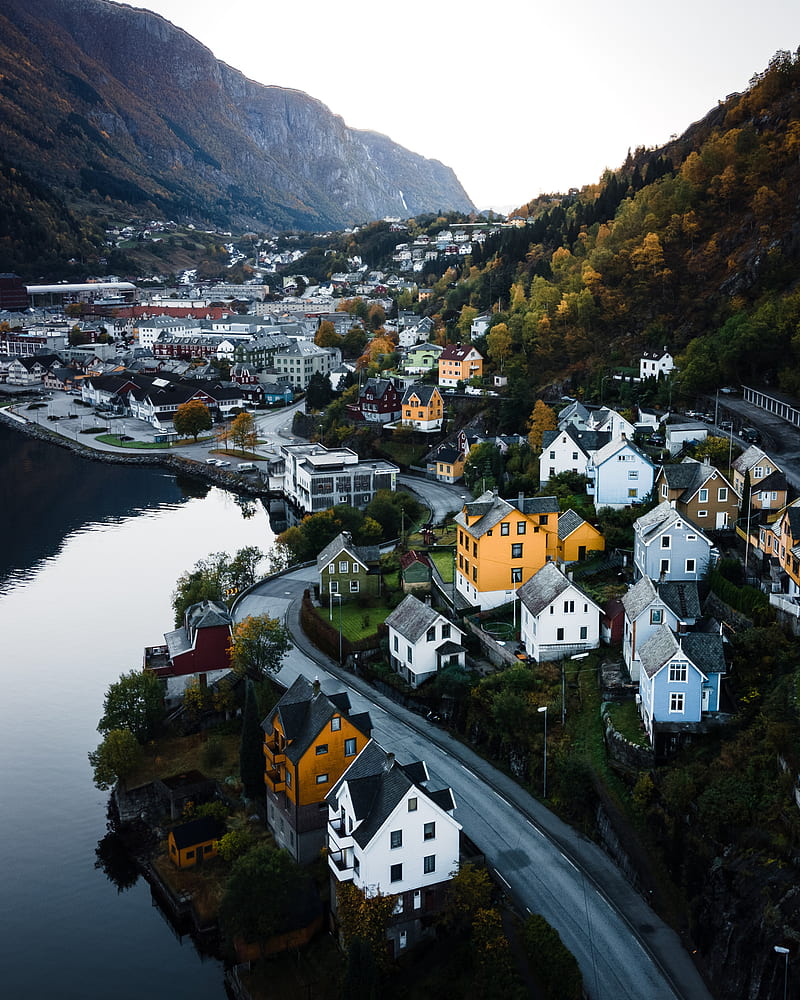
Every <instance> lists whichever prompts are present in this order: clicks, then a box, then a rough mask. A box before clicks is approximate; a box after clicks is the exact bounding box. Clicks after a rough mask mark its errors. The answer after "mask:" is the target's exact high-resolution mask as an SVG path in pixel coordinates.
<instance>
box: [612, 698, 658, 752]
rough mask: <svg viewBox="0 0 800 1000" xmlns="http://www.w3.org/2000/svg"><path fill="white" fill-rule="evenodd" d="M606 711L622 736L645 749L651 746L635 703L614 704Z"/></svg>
mask: <svg viewBox="0 0 800 1000" xmlns="http://www.w3.org/2000/svg"><path fill="white" fill-rule="evenodd" d="M606 711H607V712H608V714H609V716H610V717H611V721H612V722H613V723H614V728H615V729H616V731H617V732H618V733H619V734H620V736H624V737H625V739H626V740H628V741H629V742H630V743H636V744H638V745H639V746H643V747H647V746H650V743H649V741H648V739H647V737H646V736H645V734H644V730H643V729H642V720H641V717H640V715H639V712H638V709H637V708H636V703H635V702H632V701H623V702H614V703H613V704H609V705H607V706H606Z"/></svg>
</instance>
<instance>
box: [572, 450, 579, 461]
mask: <svg viewBox="0 0 800 1000" xmlns="http://www.w3.org/2000/svg"><path fill="white" fill-rule="evenodd" d="M572 461H573V462H577V461H578V453H577V451H573V453H572Z"/></svg>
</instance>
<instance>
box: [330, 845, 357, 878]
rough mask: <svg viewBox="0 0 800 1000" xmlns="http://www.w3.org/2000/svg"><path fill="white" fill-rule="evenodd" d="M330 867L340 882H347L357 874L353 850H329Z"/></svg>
mask: <svg viewBox="0 0 800 1000" xmlns="http://www.w3.org/2000/svg"><path fill="white" fill-rule="evenodd" d="M328 867H329V868H330V869H331V871H332V872H333V874H334V875H335V876H336V878H337V879H338V880H339V881H340V882H346V881H348V879H351V878H352V877H353V875H354V874H355V871H354V869H353V852H352V851H331V850H330V849H329V850H328Z"/></svg>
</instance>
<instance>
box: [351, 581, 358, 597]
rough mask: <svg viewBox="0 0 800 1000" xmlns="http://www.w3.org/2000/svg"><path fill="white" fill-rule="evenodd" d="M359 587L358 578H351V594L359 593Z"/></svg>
mask: <svg viewBox="0 0 800 1000" xmlns="http://www.w3.org/2000/svg"><path fill="white" fill-rule="evenodd" d="M358 588H359V582H358V580H351V581H350V593H351V594H357V593H358Z"/></svg>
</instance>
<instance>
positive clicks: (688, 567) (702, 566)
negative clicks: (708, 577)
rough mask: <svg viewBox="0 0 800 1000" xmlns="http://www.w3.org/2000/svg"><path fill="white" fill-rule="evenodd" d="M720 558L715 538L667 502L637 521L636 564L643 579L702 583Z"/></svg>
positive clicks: (634, 529) (634, 527)
mask: <svg viewBox="0 0 800 1000" xmlns="http://www.w3.org/2000/svg"><path fill="white" fill-rule="evenodd" d="M718 557H719V552H718V551H717V549H716V548H715V547H714V543H713V542H712V541H711V539H710V538H707V537H706V536H705V535H704V534H703V532H702V531H700V529H699V528H697V527H695V525H693V524H692V522H691V521H688V520H687V519H686V518H685V517H684V516H683V515H682V514H680V513H679V512H678V511H677V510H675V508H674V507H673V506H672V504H671V503H670V502H669V501H667V500H664V501H663V502H662V503H660V504H659V505H658V506H657V507H654V508H653V509H652V510H649V511H648V512H647V513H646V514H642V516H641V517H640V518H639V519H638V520H637V521H634V524H633V564H634V566H635V568H636V572H637V574H638V575H639V576H649V577H650V578H651V579H653V580H658V581H659V582H661V583H664V582H666V581H668V580H699V579H701V578H702V577H703V576H705V574H706V572H707V571H708V568H709V565H711V566H713V565H714V564H715V563H716V561H717V559H718Z"/></svg>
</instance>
